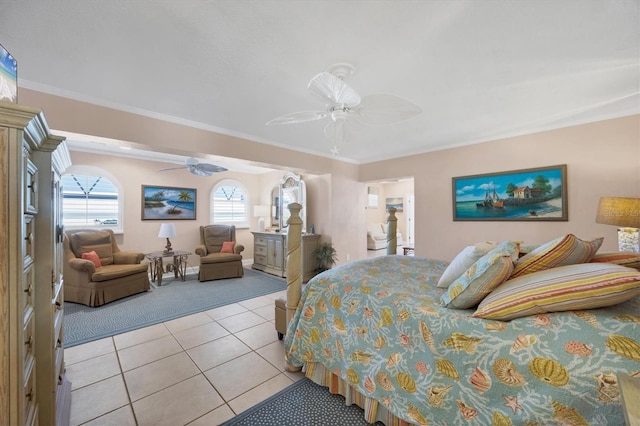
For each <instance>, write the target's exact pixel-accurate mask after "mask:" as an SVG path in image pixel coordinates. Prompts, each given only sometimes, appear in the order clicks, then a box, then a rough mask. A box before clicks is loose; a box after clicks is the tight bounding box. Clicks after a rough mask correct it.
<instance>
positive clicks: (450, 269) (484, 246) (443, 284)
mask: <svg viewBox="0 0 640 426" xmlns="http://www.w3.org/2000/svg"><path fill="white" fill-rule="evenodd" d="M495 246H496V243H495V242H494V241H488V242H485V243H476V244H474V245H472V246H467V247H465V248H464V249H463V250H462V251H461V252H460V253H458V255H457V256H456V257H454V258H453V260H452V261H451V263H449V265H448V266H447V269H445V270H444V272H443V273H442V276H441V277H440V280H439V281H438V284H437V286H438V287H440V288H447V287H449V286H450V285H451V283H452V282H454V281H455V280H456V279H457V278H458V277H460V276H461V275H462V274H464V272H465V271H466V270H467V269H469V268H470V267H471V265H473V264H474V263H476V262H477V261H478V260H479V259H480V258H481V257H482V256H484V255H485V254H487V253H489V251H490V250H491V249H493V248H495Z"/></svg>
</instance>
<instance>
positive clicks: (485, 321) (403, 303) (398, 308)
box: [285, 241, 640, 425]
mask: <svg viewBox="0 0 640 426" xmlns="http://www.w3.org/2000/svg"><path fill="white" fill-rule="evenodd" d="M600 242H601V241H600ZM591 249H592V251H593V253H592V254H591V255H590V256H591V257H594V256H595V251H597V247H595V248H593V247H592V248H591ZM500 257H501V258H502V259H503V260H500V261H499V262H498V261H496V262H494V263H493V264H492V265H495V264H496V263H504V264H505V265H507V264H511V268H507V269H509V274H508V275H507V276H508V277H510V276H511V275H512V274H513V272H514V269H513V267H514V266H513V265H514V264H517V261H516V262H514V261H513V259H511V260H509V261H507V260H504V259H505V258H506V257H508V256H506V255H505V256H500ZM547 257H548V253H547ZM483 259H484V257H483ZM557 260H558V259H556V260H555V261H557ZM574 260H575V259H573V260H571V259H569V260H567V259H566V258H565V259H564V261H565V262H566V261H569V262H573V261H574ZM607 260H608V259H603V260H601V261H600V262H597V263H594V262H588V263H586V262H581V263H582V264H581V265H579V266H570V265H563V264H561V265H559V266H558V267H557V268H549V270H546V271H544V270H543V271H534V272H535V274H537V275H540V274H545V273H546V274H551V275H553V274H556V275H557V274H558V273H560V272H562V273H563V274H565V273H567V272H568V273H570V274H572V276H576V274H577V276H578V281H580V282H581V283H580V285H581V286H582V285H584V282H585V281H588V280H589V278H584V277H593V276H594V274H595V275H597V274H600V275H598V277H599V278H598V280H600V278H601V277H602V272H601V271H603V270H606V274H608V275H607V277H608V278H607V279H608V280H609V281H611V280H613V278H611V277H612V276H613V275H611V274H614V275H615V277H616V278H615V279H616V280H617V283H618V284H619V285H618V284H616V285H618V287H620V286H621V285H623V284H621V283H623V282H624V286H625V287H624V290H621V288H616V290H614V291H613V293H615V295H614V296H612V297H614V298H616V297H617V298H618V299H615V300H613V302H612V301H611V300H609V301H608V303H613V304H612V306H606V307H602V308H596V309H586V308H582V307H584V306H587V307H589V306H590V305H589V303H591V302H592V301H591V300H590V301H589V303H586V302H584V301H583V302H579V303H578V304H577V305H575V306H576V307H577V309H571V307H572V306H571V305H566V303H567V302H566V300H565V301H564V302H562V303H564V304H561V306H560V308H557V309H561V311H560V312H540V313H536V310H543V311H544V309H542V308H540V307H533V308H531V306H529V307H526V306H525V307H522V306H519V307H518V309H517V311H518V312H516V313H513V312H512V313H511V314H510V315H514V316H516V317H517V318H513V319H508V320H505V319H500V320H496V319H493V318H491V317H490V315H489V318H482V317H477V316H474V315H478V314H477V313H476V312H477V311H478V310H479V309H480V308H479V307H477V306H476V304H474V305H473V307H470V308H466V309H464V308H463V309H460V308H455V309H454V308H452V307H451V306H449V307H446V306H444V305H443V296H444V297H445V300H447V299H446V298H447V297H448V296H447V295H448V294H449V293H450V292H455V291H458V290H452V289H451V286H449V287H447V288H439V287H437V284H438V282H439V280H440V278H441V277H442V276H443V273H444V272H445V271H446V270H447V268H448V266H449V262H445V261H441V260H435V259H425V258H419V257H409V256H395V255H392V256H384V257H378V258H373V259H365V260H359V261H355V262H352V263H349V264H346V265H342V266H339V267H336V268H333V269H331V270H329V271H326V272H324V273H322V274H320V275H318V276H316V277H314V278H313V279H312V280H310V281H309V283H308V284H307V285H306V287H305V289H304V290H303V291H302V293H301V295H300V297H299V303H297V309H296V310H295V311H294V312H292V318H291V322H290V323H289V327H288V330H287V335H286V339H285V352H286V360H287V363H288V366H289V368H290V369H296V368H297V369H304V371H305V374H306V376H307V377H309V378H310V379H312V380H314V381H315V382H316V383H319V384H322V385H325V386H327V387H329V390H330V391H331V392H333V393H340V394H342V395H344V396H345V398H346V400H347V404H351V403H356V404H357V405H359V406H361V407H362V408H364V411H365V413H364V415H365V418H366V420H367V421H369V422H370V423H374V422H376V421H382V422H383V423H385V424H386V425H391V424H407V423H408V424H420V425H426V424H430V425H444V424H494V425H511V424H513V425H516V424H523V425H524V424H529V425H536V424H538V425H547V424H563V425H565V424H566V425H606V424H610V425H622V424H624V413H623V409H622V405H621V399H620V392H619V389H618V386H617V375H618V374H620V373H625V374H628V375H631V376H638V377H640V343H639V342H638V341H639V340H640V325H639V322H640V296H638V294H640V293H639V291H640V290H639V288H640V287H638V281H640V273H638V271H637V270H636V269H633V268H629V267H626V266H620V265H613V264H612V263H608V262H607ZM561 262H562V260H561ZM563 268H566V269H567V271H565V270H563ZM572 268H574V269H572ZM575 268H582V269H580V271H581V272H576V271H577V270H578V269H575ZM495 269H496V268H494V270H493V273H495ZM550 269H554V270H553V271H551V272H550ZM585 271H587V272H585ZM593 271H600V272H597V273H596V272H593ZM585 274H586V275H585ZM527 275H529V276H527ZM537 275H533V276H534V277H536V276H537ZM621 277H623V278H621ZM509 279H510V280H511V282H516V281H518V282H520V281H523V280H524V285H525V286H526V287H527V288H530V287H531V286H532V284H531V283H532V282H533V281H535V279H533V278H531V274H525V275H524V276H523V277H519V278H517V277H516V278H509ZM545 279H548V277H547V278H545ZM574 281H575V280H574ZM592 281H593V280H592ZM634 282H635V283H634ZM454 284H455V283H454ZM509 285H510V284H509ZM520 285H523V284H522V283H520ZM533 285H534V286H535V285H536V283H535V282H534V284H533ZM501 287H503V288H507V289H508V287H509V286H508V285H507V284H502V285H500V286H497V288H496V287H494V290H495V291H497V290H498V289H500V288H501ZM598 288H599V290H598V291H600V292H601V291H602V288H601V287H598ZM570 291H571V292H575V291H577V290H576V287H574V288H572V289H571V290H570ZM622 291H624V292H625V297H622V298H621V296H620V294H621V292H622ZM487 293H488V295H487ZM291 294H293V295H294V298H295V296H296V295H295V294H294V293H291ZM492 295H493V290H492V291H488V292H484V293H482V292H481V293H480V294H476V295H474V296H475V299H477V300H482V301H483V302H482V303H485V302H484V300H485V299H490V296H492ZM503 296H504V295H503ZM597 297H600V296H597ZM590 298H593V297H592V296H590ZM518 300H522V298H518ZM572 300H573V301H575V300H576V299H575V298H573V299H572ZM555 302H557V300H556V301H555ZM289 303H290V304H291V303H295V300H294V302H291V301H290V302H289ZM581 303H582V304H581ZM585 303H586V304H585ZM604 304H607V303H604ZM503 307H504V306H503ZM489 308H490V306H489ZM489 308H487V309H489ZM547 308H548V307H547ZM527 309H530V310H529V311H528V310H527ZM489 310H490V309H489ZM523 312H524V314H523ZM502 314H503V315H504V312H503V313H502ZM522 315H524V316H522ZM507 316H509V315H507Z"/></svg>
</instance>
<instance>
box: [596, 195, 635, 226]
mask: <svg viewBox="0 0 640 426" xmlns="http://www.w3.org/2000/svg"><path fill="white" fill-rule="evenodd" d="M596 222H597V223H604V224H607V225H615V226H619V227H623V228H640V198H623V197H602V198H600V204H599V205H598V214H597V215H596Z"/></svg>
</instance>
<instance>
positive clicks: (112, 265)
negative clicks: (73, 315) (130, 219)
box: [63, 229, 150, 306]
mask: <svg viewBox="0 0 640 426" xmlns="http://www.w3.org/2000/svg"><path fill="white" fill-rule="evenodd" d="M63 247H64V250H63V251H64V266H63V274H64V300H65V301H67V302H74V303H82V304H83V305H88V306H100V305H104V304H105V303H109V302H111V301H114V300H116V299H120V298H123V297H127V296H130V295H132V294H137V293H141V292H143V291H148V290H149V287H150V285H149V275H148V274H147V264H146V263H143V264H141V263H140V262H141V261H142V259H144V254H142V253H137V252H125V251H121V250H120V248H119V247H118V244H117V243H116V240H115V236H114V235H113V231H112V230H110V229H104V230H94V229H75V230H69V231H65V233H64V243H63Z"/></svg>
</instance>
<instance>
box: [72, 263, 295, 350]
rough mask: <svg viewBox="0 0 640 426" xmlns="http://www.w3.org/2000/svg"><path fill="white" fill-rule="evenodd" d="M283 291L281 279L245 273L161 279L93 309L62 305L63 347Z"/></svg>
mask: <svg viewBox="0 0 640 426" xmlns="http://www.w3.org/2000/svg"><path fill="white" fill-rule="evenodd" d="M286 288H287V283H286V281H285V280H284V279H282V278H278V277H275V276H272V275H268V274H265V273H262V272H257V271H254V270H252V269H248V268H245V270H244V277H242V278H230V279H225V280H214V281H205V282H199V281H198V280H197V274H195V273H191V274H189V275H187V279H186V281H185V282H182V281H181V280H180V279H177V280H176V279H173V277H171V278H169V279H166V278H164V279H163V280H162V286H161V287H152V288H151V291H149V292H146V293H140V294H136V295H134V296H130V297H127V298H124V299H120V300H116V301H114V302H111V303H107V304H106V305H103V306H99V307H95V308H92V307H89V306H85V305H81V304H78V303H70V302H65V304H64V345H65V347H71V346H75V345H79V344H82V343H86V342H90V341H92V340H97V339H102V338H104V337H110V336H114V335H116V334H120V333H125V332H127V331H131V330H135V329H138V328H142V327H146V326H149V325H153V324H158V323H161V322H165V321H169V320H172V319H175V318H179V317H182V316H185V315H189V314H194V313H197V312H202V311H206V310H209V309H213V308H217V307H220V306H223V305H228V304H230V303H235V302H239V301H242V300H246V299H251V298H253V297H258V296H264V295H265V294H270V293H276V292H278V291H283V290H285V289H286Z"/></svg>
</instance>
